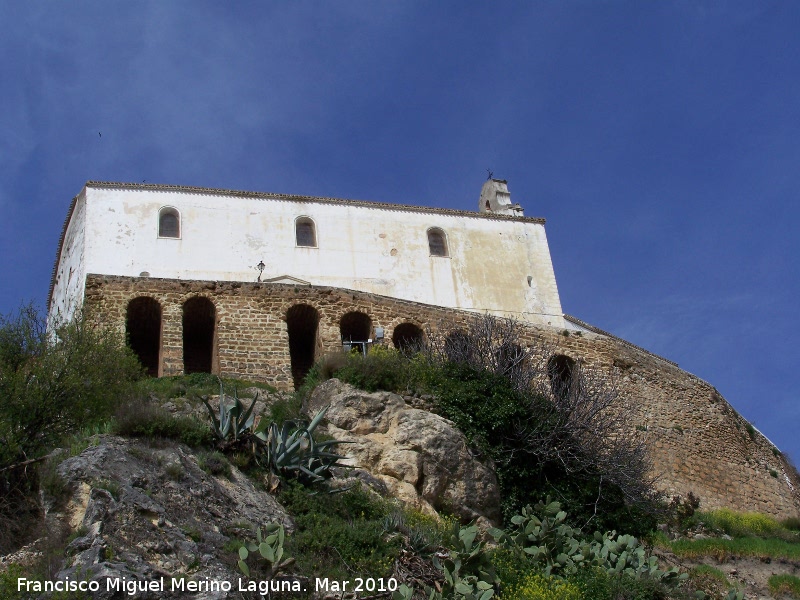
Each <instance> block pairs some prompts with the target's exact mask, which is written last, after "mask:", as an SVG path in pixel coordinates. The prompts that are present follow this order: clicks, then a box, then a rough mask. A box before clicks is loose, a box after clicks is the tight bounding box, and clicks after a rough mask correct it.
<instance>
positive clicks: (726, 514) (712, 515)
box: [701, 508, 781, 537]
mask: <svg viewBox="0 0 800 600" xmlns="http://www.w3.org/2000/svg"><path fill="white" fill-rule="evenodd" d="M701 520H702V521H704V522H705V523H706V524H707V525H709V526H710V527H713V528H714V529H719V530H722V531H724V532H725V533H727V534H728V535H731V536H733V537H747V536H760V537H763V536H768V535H771V534H774V533H775V532H776V531H778V530H779V529H780V528H781V526H780V524H779V523H778V521H777V520H775V519H774V518H772V517H770V516H768V515H763V514H761V513H755V512H736V511H733V510H730V509H728V508H720V509H719V510H712V511H709V512H706V513H703V514H702V516H701Z"/></svg>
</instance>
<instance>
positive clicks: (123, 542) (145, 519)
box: [48, 436, 292, 598]
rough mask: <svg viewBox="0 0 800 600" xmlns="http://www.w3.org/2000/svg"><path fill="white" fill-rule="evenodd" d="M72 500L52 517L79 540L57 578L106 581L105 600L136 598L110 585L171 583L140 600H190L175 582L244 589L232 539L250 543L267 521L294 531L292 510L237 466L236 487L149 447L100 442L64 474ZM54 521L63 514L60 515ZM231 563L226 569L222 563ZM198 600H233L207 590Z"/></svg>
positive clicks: (164, 448)
mask: <svg viewBox="0 0 800 600" xmlns="http://www.w3.org/2000/svg"><path fill="white" fill-rule="evenodd" d="M58 472H59V474H60V475H61V476H62V477H63V478H64V480H65V481H66V483H67V485H68V489H69V490H70V493H69V497H68V498H67V499H66V501H64V500H63V499H62V501H61V502H60V503H59V504H58V505H57V510H58V513H55V509H51V512H50V514H49V516H48V518H49V520H50V522H51V523H53V524H54V525H55V524H57V523H58V521H59V520H60V521H62V522H64V521H66V524H68V525H69V529H70V530H72V531H78V532H79V534H80V537H78V538H77V539H75V540H74V541H72V542H71V543H70V544H69V545H68V547H67V552H66V554H67V556H68V559H67V567H66V568H65V569H64V570H62V571H61V572H60V573H59V574H58V575H57V576H56V577H57V578H58V579H62V580H63V579H64V578H65V577H69V578H70V579H72V580H76V579H86V574H87V573H92V576H91V579H92V580H98V581H100V582H101V584H102V585H101V592H100V593H99V594H95V597H98V598H111V597H120V598H121V597H131V595H129V594H127V593H119V592H116V595H115V592H114V591H113V590H112V591H107V590H106V583H105V579H107V578H110V579H112V580H113V579H117V580H122V578H125V579H126V580H127V581H140V582H141V581H153V580H158V579H159V578H160V577H162V576H163V577H165V579H166V581H167V588H166V589H165V590H164V592H158V593H152V594H151V593H150V592H139V593H137V594H135V597H137V598H148V597H153V598H157V597H158V598H162V597H176V598H177V597H186V593H185V592H178V593H171V592H170V585H169V582H170V581H171V579H172V578H181V577H185V578H186V579H187V580H195V581H202V580H216V581H220V580H227V581H231V582H233V589H236V582H237V579H238V577H239V574H238V572H236V567H235V560H234V552H233V551H226V550H225V549H224V545H225V543H226V542H227V541H229V539H230V537H232V536H237V537H241V538H246V539H249V538H251V537H252V529H253V528H254V527H256V526H262V525H264V524H265V523H267V522H278V523H282V524H283V525H284V526H285V527H286V528H287V529H291V527H292V523H291V521H290V519H289V517H288V515H287V514H286V512H285V510H284V509H283V508H282V507H281V506H280V505H279V504H278V503H277V502H276V501H275V499H274V498H273V497H272V496H270V495H269V494H267V493H265V492H261V491H258V490H256V489H255V488H254V487H253V484H252V483H251V482H250V481H249V480H248V479H247V478H246V477H245V476H244V475H242V473H241V472H239V471H238V470H237V469H236V468H235V467H232V469H231V476H230V479H227V478H225V477H222V476H220V477H215V476H212V475H209V474H207V473H205V472H204V471H203V470H202V469H200V467H199V466H198V464H197V459H196V457H195V456H193V455H191V454H189V452H188V451H187V449H186V448H185V447H184V446H180V445H177V444H174V443H166V442H165V443H164V444H159V445H158V446H155V447H154V446H151V445H148V444H147V443H145V442H141V441H138V440H129V439H123V438H118V437H112V436H100V437H99V443H98V445H96V446H90V447H89V448H87V449H86V450H85V451H84V452H83V453H81V454H80V455H79V456H76V457H73V458H68V459H67V460H65V461H64V462H62V463H61V464H60V465H59V466H58ZM54 513H55V514H54ZM222 559H224V560H225V562H223V560H222ZM192 597H194V598H222V597H227V595H226V594H225V593H224V592H214V591H209V592H207V593H205V594H204V593H201V594H198V595H192Z"/></svg>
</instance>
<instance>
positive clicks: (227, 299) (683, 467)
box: [85, 275, 800, 517]
mask: <svg viewBox="0 0 800 600" xmlns="http://www.w3.org/2000/svg"><path fill="white" fill-rule="evenodd" d="M140 296H147V297H150V298H154V299H155V300H157V301H158V302H159V303H160V304H161V307H162V369H163V374H164V375H176V374H180V373H182V371H183V364H182V361H183V358H182V356H183V355H182V352H183V350H182V343H183V342H182V330H181V329H182V306H183V303H184V302H185V301H186V300H187V299H189V298H192V297H195V296H204V297H206V298H208V299H209V300H211V301H212V302H213V303H214V305H215V308H216V312H217V324H216V326H217V336H216V338H217V348H216V353H217V361H216V363H215V364H217V365H218V370H219V373H220V374H223V375H229V376H242V377H246V378H249V379H253V380H261V381H267V382H269V383H271V384H273V385H275V386H276V387H278V388H279V389H284V390H289V389H292V386H293V380H292V374H291V368H290V356H289V340H288V331H287V324H286V313H287V311H288V310H289V308H291V307H292V306H294V305H298V304H304V305H309V306H312V307H314V308H315V309H316V310H317V311H318V312H319V317H320V320H319V327H318V335H317V342H316V343H317V350H316V354H317V356H319V355H321V354H323V353H325V352H328V351H333V350H337V349H340V348H341V341H340V340H341V338H340V333H339V322H340V319H341V318H342V316H343V315H344V314H346V313H348V312H351V311H360V312H363V313H365V314H367V315H369V317H370V318H371V319H372V326H373V331H374V328H375V327H383V328H384V329H385V340H386V342H387V343H391V339H392V333H393V331H394V328H395V327H397V326H398V325H399V324H401V323H413V324H415V325H417V326H418V327H420V328H421V329H422V330H423V331H425V330H427V329H436V327H437V326H438V325H439V324H440V323H442V322H445V321H448V322H456V323H458V322H464V321H465V320H466V319H468V318H469V317H470V313H466V312H463V311H459V310H454V309H447V308H441V307H436V306H430V305H425V304H420V303H415V302H410V301H404V300H397V299H394V298H388V297H382V296H377V295H373V294H367V293H363V292H356V291H351V290H344V289H339V288H326V287H312V286H299V285H291V284H275V283H269V284H266V283H235V282H234V283H231V282H225V283H221V282H203V281H183V280H174V279H153V278H126V277H106V276H96V275H90V276H88V277H87V283H86V295H85V307H86V310H87V312H88V313H89V314H91V315H94V316H97V317H98V318H99V317H101V316H102V318H103V319H104V320H107V321H108V322H110V323H111V324H113V325H114V326H115V327H118V328H119V329H120V330H121V331H124V329H125V318H126V310H127V305H128V302H130V300H132V299H133V298H137V297H140ZM522 326H523V327H524V333H523V336H522V337H523V341H524V342H525V343H526V344H528V345H541V344H542V343H545V344H546V345H547V346H548V347H550V348H553V351H554V352H557V353H563V354H565V355H567V356H570V357H571V358H574V359H575V360H576V361H579V362H582V363H583V364H585V365H587V366H589V367H591V368H595V369H599V370H601V371H604V372H609V373H610V372H612V371H613V372H614V373H616V377H617V379H618V385H619V389H620V392H621V393H622V396H623V397H624V398H626V399H627V400H628V401H629V402H633V403H634V404H635V405H637V418H638V420H639V422H638V423H636V424H635V426H636V428H637V431H639V432H640V434H641V435H644V436H646V438H647V440H648V442H649V444H650V447H651V449H652V456H653V460H654V468H655V472H656V474H658V475H659V476H660V480H659V486H660V488H661V489H662V490H663V491H665V492H666V493H668V494H669V495H675V494H680V495H683V496H685V495H686V494H688V492H690V491H691V492H693V493H694V494H695V495H697V496H699V497H700V499H701V502H702V504H701V508H703V509H713V508H720V507H723V506H725V507H730V508H733V509H735V510H748V511H759V512H763V513H766V514H771V515H775V516H778V517H788V516H796V515H800V479H798V477H797V473H796V471H795V470H794V469H792V467H791V466H790V465H788V464H787V463H786V461H785V460H784V459H783V457H782V456H781V454H780V452H779V451H778V449H777V448H775V447H774V446H773V445H772V444H771V443H770V442H769V441H768V440H767V439H766V438H765V437H764V436H762V435H761V434H760V433H758V432H757V431H756V430H755V429H753V428H752V426H751V425H750V424H749V423H747V421H745V420H744V419H743V418H742V417H741V416H740V415H739V414H738V413H736V411H735V410H734V409H733V408H732V407H731V406H730V405H729V404H728V402H727V401H726V400H725V399H724V398H723V397H722V396H721V395H720V394H719V393H718V392H717V390H716V389H714V387H712V386H711V385H709V384H708V383H706V382H704V381H702V380H701V379H699V378H697V377H695V376H694V375H691V374H690V373H687V372H685V371H683V370H681V369H680V368H678V367H677V366H676V365H674V364H673V363H670V362H669V361H666V360H664V359H662V358H660V357H658V356H655V355H653V354H650V353H648V352H646V351H644V350H642V349H640V348H637V347H635V346H633V345H631V344H628V343H626V342H624V341H622V340H619V339H616V338H613V337H608V336H604V335H599V334H595V333H588V332H581V333H576V332H574V331H573V332H570V335H565V334H566V333H567V332H564V334H559V333H558V332H554V331H553V330H545V329H539V328H536V327H534V326H531V325H524V324H523V325H522Z"/></svg>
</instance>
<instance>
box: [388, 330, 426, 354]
mask: <svg viewBox="0 0 800 600" xmlns="http://www.w3.org/2000/svg"><path fill="white" fill-rule="evenodd" d="M423 339H424V336H423V333H422V329H420V327H418V326H417V325H414V324H413V323H400V324H399V325H398V326H397V327H395V328H394V331H393V332H392V343H393V344H394V347H395V348H397V349H398V350H401V351H403V352H408V351H413V350H414V349H416V348H418V347H419V345H420V344H422V341H423Z"/></svg>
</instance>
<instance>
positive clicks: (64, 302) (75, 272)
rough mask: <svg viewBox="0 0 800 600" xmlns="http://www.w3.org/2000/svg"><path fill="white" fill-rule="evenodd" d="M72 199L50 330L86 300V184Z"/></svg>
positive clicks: (55, 281) (56, 274)
mask: <svg viewBox="0 0 800 600" xmlns="http://www.w3.org/2000/svg"><path fill="white" fill-rule="evenodd" d="M73 202H74V204H72V205H71V207H70V208H71V214H70V216H69V217H68V221H67V226H66V228H65V230H64V235H63V238H62V240H61V245H60V250H59V255H58V258H57V260H56V267H55V270H54V272H53V288H52V294H51V300H50V306H49V310H48V315H47V327H48V329H49V330H51V331H52V329H53V327H54V326H55V325H57V324H58V323H62V322H65V321H68V320H70V319H71V318H72V316H73V315H74V314H75V310H76V309H77V308H78V307H79V306H81V304H82V303H83V291H84V284H85V282H86V255H85V248H86V194H85V188H84V191H82V192H81V193H80V194H78V196H77V197H76V198H75V199H74V200H73Z"/></svg>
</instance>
